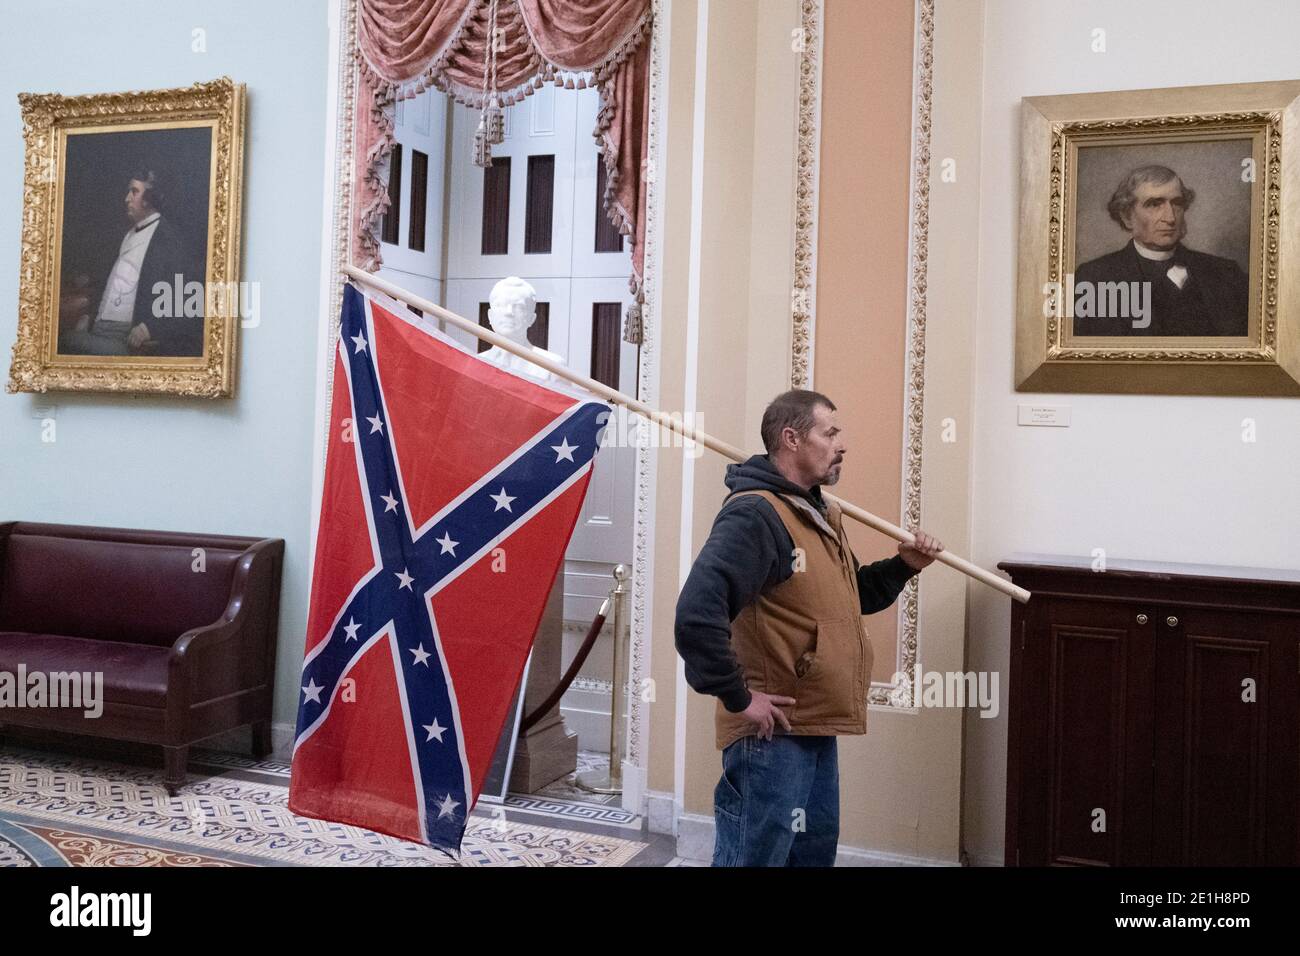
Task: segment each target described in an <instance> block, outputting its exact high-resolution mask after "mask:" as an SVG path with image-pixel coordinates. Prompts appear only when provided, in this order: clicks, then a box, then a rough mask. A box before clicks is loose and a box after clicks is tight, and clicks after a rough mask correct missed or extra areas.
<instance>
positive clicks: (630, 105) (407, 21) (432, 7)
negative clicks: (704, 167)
mask: <svg viewBox="0 0 1300 956" xmlns="http://www.w3.org/2000/svg"><path fill="white" fill-rule="evenodd" d="M496 3H497V9H496V25H497V35H498V37H499V38H500V41H499V43H498V46H497V54H496V89H497V92H498V96H499V98H500V102H501V105H502V106H508V105H510V104H512V103H517V102H519V100H521V99H523V98H524V97H525V96H527V95H528V94H529V93H532V92H533V91H534V90H536V89H538V88H539V87H540V86H541V85H542V84H543V83H555V84H557V85H561V86H564V87H566V88H568V89H574V88H575V87H576V88H582V87H584V86H587V85H593V86H595V87H596V88H597V89H598V90H599V91H600V111H599V113H598V114H597V121H596V129H595V131H594V133H593V135H594V137H595V139H596V142H597V143H599V144H600V149H601V153H602V155H603V157H604V162H605V172H606V177H605V182H606V192H605V211H606V214H607V215H608V216H609V218H610V221H611V222H613V223H614V225H615V226H616V227H617V228H618V229H619V231H620V232H621V233H622V234H623V235H625V236H628V237H629V239H630V241H631V244H632V273H633V274H632V277H631V281H630V284H631V289H632V292H633V294H634V295H635V296H636V298H637V306H635V307H634V309H635V312H636V313H637V314H634V315H629V317H628V323H627V326H628V328H629V329H633V328H639V325H640V322H639V318H640V316H639V310H640V303H641V302H642V301H643V300H644V294H643V292H642V289H641V283H642V277H643V274H644V271H643V270H644V262H645V209H646V185H645V177H644V176H643V175H642V170H643V169H644V168H645V161H646V143H647V139H648V136H647V124H648V123H649V102H650V96H649V69H650V55H649V46H650V43H649V34H650V15H651V14H650V0H496ZM490 13H491V0H357V49H356V51H355V57H356V60H357V63H358V66H359V71H360V80H361V82H360V84H359V85H358V88H357V103H356V114H355V115H356V134H355V135H356V149H355V155H356V168H355V170H354V183H353V187H354V190H355V195H356V202H355V203H354V213H353V222H352V244H351V246H352V259H353V261H354V262H355V263H356V264H357V265H359V266H360V267H361V268H363V269H376V268H378V267H379V264H380V258H381V257H380V247H379V237H378V227H379V219H380V217H381V216H382V215H383V214H384V211H385V210H386V209H387V206H388V184H387V182H386V181H385V179H386V176H387V173H386V170H387V161H388V154H389V153H390V152H391V151H392V148H393V142H394V139H393V117H394V106H395V103H396V101H397V100H398V99H399V98H409V97H413V96H416V95H418V94H419V93H421V92H423V91H424V90H425V89H427V88H428V87H430V86H432V87H434V88H436V89H439V90H442V91H443V92H445V93H447V94H448V95H450V96H451V97H452V98H454V99H455V100H456V101H457V102H460V103H464V104H465V105H467V106H470V107H473V108H476V109H479V108H482V106H483V105H484V104H483V91H484V76H483V72H484V60H485V54H486V51H487V43H488V40H489V36H488V33H489V26H488V24H489V17H490ZM578 74H584V75H578ZM585 74H590V76H589V77H588V76H585Z"/></svg>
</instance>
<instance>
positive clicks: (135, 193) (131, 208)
mask: <svg viewBox="0 0 1300 956" xmlns="http://www.w3.org/2000/svg"><path fill="white" fill-rule="evenodd" d="M145 188H146V187H145V184H144V183H142V182H140V180H138V179H133V180H131V184H130V185H129V186H127V189H126V218H128V219H130V220H131V221H132V222H139V221H140V220H141V219H144V218H145V217H146V216H149V215H152V214H153V206H151V205H149V200H147V199H145V197H144V193H145Z"/></svg>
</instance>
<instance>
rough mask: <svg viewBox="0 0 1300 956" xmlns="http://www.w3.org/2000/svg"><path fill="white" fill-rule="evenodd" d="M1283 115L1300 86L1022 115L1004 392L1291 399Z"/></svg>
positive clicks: (1075, 102) (1296, 324)
mask: <svg viewBox="0 0 1300 956" xmlns="http://www.w3.org/2000/svg"><path fill="white" fill-rule="evenodd" d="M1298 107H1300V81H1286V82H1277V83H1252V84H1233V85H1227V86H1202V87H1184V88H1176V89H1156V90H1132V91H1124V92H1115V93H1089V94H1078V95H1066V96H1041V97H1029V98H1026V99H1025V100H1024V101H1023V105H1022V113H1021V134H1022V138H1023V149H1024V160H1023V165H1022V174H1021V197H1020V204H1021V215H1020V257H1019V291H1018V306H1017V307H1018V315H1017V328H1016V388H1017V390H1018V391H1057V392H1061V391H1064V392H1069V391H1077V392H1122V393H1153V394H1179V393H1181V394H1223V395H1297V394H1300V351H1298V350H1297V340H1296V335H1297V332H1300V312H1298V310H1297V303H1296V299H1295V291H1296V280H1295V277H1294V276H1293V275H1292V273H1293V272H1294V271H1295V269H1296V268H1297V267H1300V261H1297V256H1298V255H1300V241H1298V239H1297V237H1298V236H1300V233H1297V229H1296V227H1297V224H1296V223H1295V222H1289V221H1287V218H1288V216H1287V211H1288V210H1295V209H1296V203H1297V202H1300V149H1298V147H1300V143H1297V137H1300V129H1297V128H1296V127H1297V122H1298V120H1300V115H1298V113H1297V109H1298ZM1291 215H1294V212H1292V213H1291Z"/></svg>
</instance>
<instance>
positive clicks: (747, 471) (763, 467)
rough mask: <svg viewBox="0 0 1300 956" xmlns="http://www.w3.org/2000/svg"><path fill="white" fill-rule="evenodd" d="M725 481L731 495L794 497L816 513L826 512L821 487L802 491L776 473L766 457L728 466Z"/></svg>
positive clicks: (757, 457) (814, 486)
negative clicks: (752, 493) (753, 493)
mask: <svg viewBox="0 0 1300 956" xmlns="http://www.w3.org/2000/svg"><path fill="white" fill-rule="evenodd" d="M725 481H726V485H727V488H728V490H729V491H731V492H732V493H735V492H738V491H771V492H774V493H776V494H782V495H794V496H795V497H798V498H803V499H804V500H805V501H809V502H811V503H812V504H813V505H814V506H816V508H817V510H818V511H822V512H824V511H825V510H826V502H825V500H824V499H823V498H822V491H821V485H813V486H812V489H811V490H809V491H804V490H803V489H802V488H800V487H799V486H798V485H796V484H795V483H794V482H793V481H790V479H788V478H786V477H785V476H784V475H783V474H781V473H780V472H779V471H777V470H776V466H775V465H773V464H772V462H771V460H770V459H769V458H768V457H767V455H751V456H750V457H749V458H748V459H747V460H746V461H744V462H743V463H739V464H737V463H732V464H730V465H728V466H727V477H726V479H725Z"/></svg>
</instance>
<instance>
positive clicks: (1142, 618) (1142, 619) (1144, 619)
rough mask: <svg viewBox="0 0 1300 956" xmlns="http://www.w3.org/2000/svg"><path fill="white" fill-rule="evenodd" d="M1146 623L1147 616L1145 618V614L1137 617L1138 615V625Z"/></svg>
mask: <svg viewBox="0 0 1300 956" xmlns="http://www.w3.org/2000/svg"><path fill="white" fill-rule="evenodd" d="M1146 622H1147V616H1146V615H1145V614H1139V615H1138V623H1139V624H1145V623H1146Z"/></svg>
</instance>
